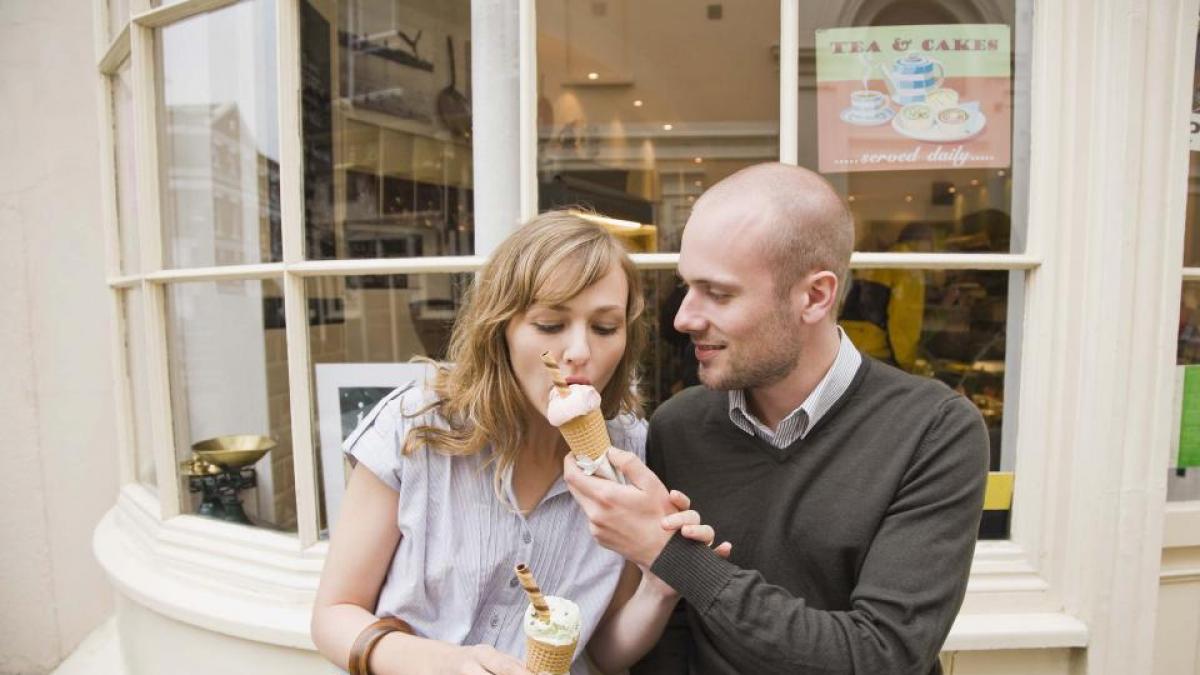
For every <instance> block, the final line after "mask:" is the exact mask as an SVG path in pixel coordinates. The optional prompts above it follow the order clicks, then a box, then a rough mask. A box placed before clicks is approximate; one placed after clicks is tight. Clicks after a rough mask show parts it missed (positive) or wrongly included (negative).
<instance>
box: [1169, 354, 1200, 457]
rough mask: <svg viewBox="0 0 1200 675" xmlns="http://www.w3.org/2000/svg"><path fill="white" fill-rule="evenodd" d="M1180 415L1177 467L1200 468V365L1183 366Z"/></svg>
mask: <svg viewBox="0 0 1200 675" xmlns="http://www.w3.org/2000/svg"><path fill="white" fill-rule="evenodd" d="M1180 370H1182V371H1183V375H1182V377H1183V386H1182V390H1183V392H1182V393H1183V395H1182V397H1181V398H1182V399H1183V400H1182V402H1181V403H1182V405H1181V407H1180V415H1179V418H1180V419H1179V458H1178V462H1177V463H1176V464H1175V466H1177V467H1179V468H1181V469H1182V468H1187V467H1193V466H1200V365H1197V366H1183V367H1182V368H1180Z"/></svg>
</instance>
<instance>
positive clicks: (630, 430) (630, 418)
mask: <svg viewBox="0 0 1200 675" xmlns="http://www.w3.org/2000/svg"><path fill="white" fill-rule="evenodd" d="M646 428H647V424H646V420H644V419H642V418H641V417H638V416H637V415H634V414H632V413H627V412H626V413H621V414H619V415H617V416H616V417H614V418H612V419H611V420H608V436H609V440H610V441H612V444H613V445H614V446H615V447H618V448H621V449H622V450H628V451H629V452H632V453H634V454H636V455H637V456H638V457H641V458H643V459H645V457H646Z"/></svg>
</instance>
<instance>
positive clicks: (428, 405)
mask: <svg viewBox="0 0 1200 675" xmlns="http://www.w3.org/2000/svg"><path fill="white" fill-rule="evenodd" d="M436 402H437V395H436V394H435V393H434V392H433V391H432V390H430V389H428V388H426V387H425V386H423V385H421V384H420V383H418V382H409V383H407V384H404V385H401V386H400V387H397V388H396V389H393V390H392V391H390V392H388V393H387V395H385V396H384V397H383V398H382V399H380V400H379V402H378V403H376V404H375V407H374V408H372V409H371V411H370V412H369V413H367V414H366V415H364V416H363V417H362V419H361V420H359V422H358V425H357V426H356V427H355V428H354V431H353V432H351V433H350V435H349V436H347V437H346V440H345V441H343V442H342V452H344V453H346V454H347V455H349V456H350V457H351V458H353V461H354V462H355V463H358V462H362V463H364V464H366V465H367V467H368V468H370V469H371V470H372V472H373V473H375V474H376V475H377V476H379V477H380V478H381V479H383V480H384V482H386V483H388V484H389V485H391V486H392V487H393V489H396V490H397V491H399V487H400V480H401V478H402V476H403V475H404V473H405V465H408V464H410V463H412V462H413V461H423V460H424V457H425V454H426V453H425V452H424V451H423V449H422V448H417V449H416V450H415V451H414V452H413V453H411V454H410V455H404V453H403V448H404V443H405V441H406V440H407V438H408V434H409V432H410V431H411V430H412V429H414V428H416V427H421V426H427V425H439V426H440V425H443V424H444V421H443V420H442V417H441V415H439V414H438V413H437V411H436V409H435V408H434V404H435V403H436Z"/></svg>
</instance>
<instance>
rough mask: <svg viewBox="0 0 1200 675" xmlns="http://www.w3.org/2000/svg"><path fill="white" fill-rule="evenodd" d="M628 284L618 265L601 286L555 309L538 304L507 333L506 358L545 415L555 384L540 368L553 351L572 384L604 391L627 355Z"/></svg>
mask: <svg viewBox="0 0 1200 675" xmlns="http://www.w3.org/2000/svg"><path fill="white" fill-rule="evenodd" d="M628 294H629V284H628V281H627V280H626V278H625V272H624V271H623V270H622V269H621V267H620V266H619V265H616V264H614V265H613V266H612V267H610V268H609V270H608V272H607V273H606V274H605V275H604V276H603V277H601V278H600V280H599V281H597V282H596V283H594V284H592V285H591V286H588V287H587V288H585V289H583V291H582V292H581V293H579V295H576V296H575V297H573V298H571V299H570V300H567V301H566V302H565V303H563V304H562V305H556V306H553V307H550V306H546V305H542V304H535V305H533V306H532V307H530V308H529V309H528V310H526V311H525V313H524V314H518V315H517V316H515V317H513V319H512V320H511V321H509V323H508V327H507V328H505V330H504V335H505V338H506V339H507V340H508V358H509V360H510V361H511V362H512V366H513V371H514V372H516V375H517V382H518V383H519V384H520V385H521V390H522V391H523V392H525V397H526V398H528V399H529V402H530V403H531V404H532V405H533V407H534V408H536V409H537V410H538V411H540V412H541V414H542V415H545V414H546V406H547V405H548V403H549V401H550V390H551V389H553V388H554V383H553V381H552V380H551V379H550V372H549V371H548V370H547V369H546V366H545V365H543V364H542V354H543V353H544V352H550V355H551V356H553V357H554V358H555V359H556V360H557V361H558V368H559V370H560V371H561V372H562V374H563V377H564V378H566V380H567V382H568V383H569V384H590V385H592V386H593V387H595V388H596V391H604V387H605V386H606V385H607V384H608V381H609V380H610V379H612V375H613V371H614V370H616V368H617V364H618V363H619V362H620V361H621V357H622V356H623V355H624V353H625V341H626V336H627V332H626V331H627V328H628V327H627V326H626V325H625V306H626V300H627V298H628Z"/></svg>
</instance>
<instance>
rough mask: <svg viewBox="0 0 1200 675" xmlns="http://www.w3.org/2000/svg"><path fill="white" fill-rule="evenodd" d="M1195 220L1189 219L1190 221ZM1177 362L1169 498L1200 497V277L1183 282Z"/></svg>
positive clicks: (1168, 485) (1179, 499)
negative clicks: (1199, 279) (1198, 279)
mask: <svg viewBox="0 0 1200 675" xmlns="http://www.w3.org/2000/svg"><path fill="white" fill-rule="evenodd" d="M1193 166H1194V164H1193ZM1189 197H1190V195H1189ZM1190 201H1191V200H1190V198H1189V202H1190ZM1189 206H1190V203H1189ZM1188 215H1189V216H1190V215H1191V211H1190V209H1189V214H1188ZM1194 222H1195V221H1192V220H1190V219H1189V222H1188V224H1189V225H1192V224H1193V223H1194ZM1175 362H1176V363H1177V364H1178V366H1177V369H1176V387H1175V407H1174V409H1175V411H1176V412H1175V415H1174V416H1173V418H1172V419H1173V424H1172V429H1171V436H1172V438H1171V440H1172V444H1171V447H1172V452H1171V458H1170V461H1171V469H1170V472H1169V474H1168V477H1167V500H1168V501H1187V500H1192V499H1200V281H1185V282H1183V295H1182V297H1181V299H1180V302H1179V349H1178V351H1177V353H1176V361H1175Z"/></svg>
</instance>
